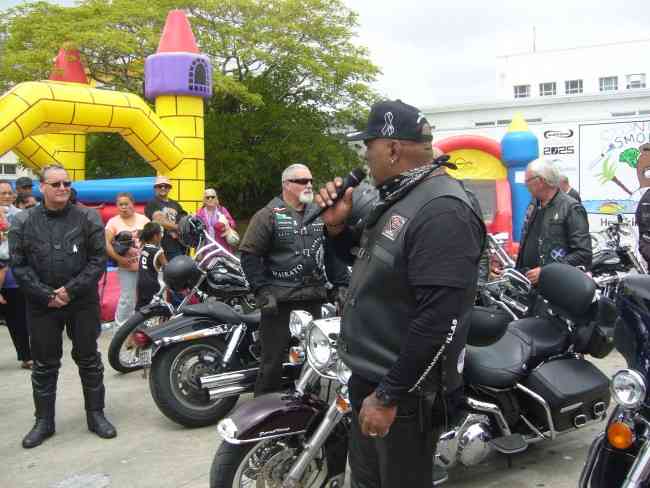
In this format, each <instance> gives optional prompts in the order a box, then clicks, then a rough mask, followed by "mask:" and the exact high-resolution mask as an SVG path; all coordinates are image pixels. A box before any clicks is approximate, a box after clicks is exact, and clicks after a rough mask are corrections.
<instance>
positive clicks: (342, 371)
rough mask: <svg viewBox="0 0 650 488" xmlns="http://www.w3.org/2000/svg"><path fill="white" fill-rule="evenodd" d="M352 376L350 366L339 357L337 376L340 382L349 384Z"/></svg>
mask: <svg viewBox="0 0 650 488" xmlns="http://www.w3.org/2000/svg"><path fill="white" fill-rule="evenodd" d="M351 376H352V370H351V369H350V368H348V366H347V364H345V363H344V362H343V361H341V360H340V359H339V360H338V361H337V362H336V377H337V378H338V380H339V382H340V383H341V384H343V385H347V384H348V381H350V377H351Z"/></svg>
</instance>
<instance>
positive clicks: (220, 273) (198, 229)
mask: <svg viewBox="0 0 650 488" xmlns="http://www.w3.org/2000/svg"><path fill="white" fill-rule="evenodd" d="M192 232H193V233H195V234H196V235H197V236H198V237H199V238H198V240H197V242H196V244H197V246H198V247H199V249H200V251H199V252H197V253H196V254H195V256H194V263H196V265H197V266H198V267H200V268H203V269H205V273H199V272H190V273H188V276H189V278H188V279H183V280H176V281H183V283H181V286H185V288H184V289H182V288H181V287H180V286H178V284H177V283H175V284H174V285H175V286H174V287H172V283H170V279H172V278H173V279H175V278H176V277H175V276H173V275H174V273H173V272H172V273H171V274H172V278H170V277H169V275H170V273H169V272H167V273H166V274H163V279H162V280H161V282H160V291H159V292H158V293H157V294H156V295H155V296H154V297H153V299H152V301H151V303H149V304H148V305H145V306H144V307H141V308H140V309H138V310H136V311H135V313H134V314H133V315H132V316H131V317H130V318H129V319H128V320H127V321H126V322H125V323H124V324H123V325H122V326H121V327H120V328H119V329H117V330H116V331H115V333H114V334H113V337H112V339H111V343H110V345H109V348H108V362H109V364H110V365H111V367H112V368H113V369H114V370H116V371H118V372H120V373H130V372H132V371H137V370H140V369H142V368H144V367H146V366H148V365H149V364H150V363H151V349H150V348H147V347H141V345H140V346H139V345H138V343H137V342H136V340H135V338H138V336H139V334H134V331H136V330H146V329H150V328H152V327H156V326H158V325H160V324H162V323H164V322H166V321H167V320H169V319H170V318H171V317H173V316H175V315H178V314H179V313H181V311H182V310H183V309H184V308H185V306H186V305H188V304H190V303H192V302H193V301H199V302H205V301H206V300H208V299H210V298H212V299H215V300H218V301H222V302H224V303H226V304H227V305H229V306H231V307H233V308H234V309H235V310H237V311H239V312H244V311H252V310H253V309H254V308H255V302H254V298H253V296H252V294H251V293H250V290H249V288H248V283H247V282H246V279H245V277H244V274H243V272H242V271H241V268H240V266H239V263H238V261H237V258H236V257H235V256H233V255H231V254H230V253H228V251H227V250H226V249H224V248H223V246H221V245H220V244H219V243H218V242H216V241H213V240H211V239H209V235H208V234H207V233H206V231H205V229H203V228H202V226H201V225H200V221H199V222H198V223H196V222H194V223H193V228H192ZM186 239H187V236H186ZM206 257H207V259H206ZM190 259H191V258H189V257H188V256H177V257H175V258H174V259H172V261H171V262H170V263H169V265H168V266H169V268H170V270H174V269H175V268H176V267H180V268H182V267H183V266H190V267H192V268H193V265H191V264H189V260H190ZM192 271H194V270H193V269H192ZM165 276H166V277H167V278H165ZM192 280H193V281H192ZM174 288H175V289H176V290H178V292H179V293H180V294H181V295H182V296H183V298H182V300H180V302H178V301H177V302H176V304H174V302H173V301H172V300H171V296H172V293H174V292H175V290H174ZM140 339H141V340H142V338H140Z"/></svg>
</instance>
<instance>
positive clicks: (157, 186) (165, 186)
mask: <svg viewBox="0 0 650 488" xmlns="http://www.w3.org/2000/svg"><path fill="white" fill-rule="evenodd" d="M153 187H154V188H167V189H168V190H169V189H171V187H172V186H171V185H154V186H153Z"/></svg>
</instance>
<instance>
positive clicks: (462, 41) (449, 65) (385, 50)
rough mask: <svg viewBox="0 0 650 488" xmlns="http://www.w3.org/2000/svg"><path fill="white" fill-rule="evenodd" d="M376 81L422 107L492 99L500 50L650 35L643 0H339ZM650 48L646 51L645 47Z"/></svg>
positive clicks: (391, 95) (378, 87)
mask: <svg viewBox="0 0 650 488" xmlns="http://www.w3.org/2000/svg"><path fill="white" fill-rule="evenodd" d="M343 1H344V3H345V4H346V5H347V6H348V7H349V8H350V9H352V10H353V11H355V12H357V13H358V15H359V23H360V26H359V29H358V35H357V43H358V44H361V45H364V46H366V47H367V48H368V49H369V50H370V58H371V60H372V61H373V62H374V63H375V64H376V65H378V66H379V67H380V68H381V70H382V72H383V74H382V75H380V76H379V78H378V81H377V83H376V84H375V85H374V88H375V89H376V90H377V91H379V92H380V93H381V94H382V95H384V96H387V97H388V98H393V99H395V98H401V99H402V100H403V101H405V102H407V103H411V104H413V105H416V106H418V107H420V108H424V107H433V106H436V105H449V104H455V103H464V102H474V101H478V100H494V99H495V96H496V58H497V56H501V55H506V54H514V53H521V52H530V51H531V50H532V47H533V37H534V36H533V27H535V31H536V36H535V37H536V43H535V44H536V48H537V50H538V51H540V50H548V49H558V48H566V47H578V46H589V45H594V44H602V43H608V42H618V41H628V40H637V39H650V23H649V22H648V17H649V14H650V7H649V4H648V0H616V1H611V0H609V1H603V0H589V1H584V0H563V1H557V0H532V1H530V0H519V1H514V0H497V1H494V2H491V3H490V2H487V1H484V0H454V1H447V2H441V1H429V2H426V1H422V0H419V1H418V0H399V1H387V0H343ZM648 55H649V56H650V53H648Z"/></svg>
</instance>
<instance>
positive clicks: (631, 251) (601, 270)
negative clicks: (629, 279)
mask: <svg viewBox="0 0 650 488" xmlns="http://www.w3.org/2000/svg"><path fill="white" fill-rule="evenodd" d="M633 236H634V232H633V229H632V228H631V226H630V224H629V223H626V222H624V221H623V217H622V216H621V215H620V214H619V215H617V219H616V222H613V223H611V224H609V225H608V226H607V227H606V228H605V229H604V230H602V231H600V232H593V233H591V242H592V248H593V259H592V263H591V274H592V276H593V277H594V278H596V279H597V281H600V282H601V283H603V284H602V292H603V294H604V295H606V296H608V297H613V296H614V293H615V290H616V287H617V285H618V283H619V282H620V279H621V278H622V277H623V276H625V275H626V274H628V273H638V274H647V273H648V270H647V268H646V266H645V263H644V262H643V260H641V259H639V257H638V256H637V255H636V253H635V249H636V247H637V246H636V242H635V239H634V238H633ZM600 278H603V279H604V280H599V279H600Z"/></svg>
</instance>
